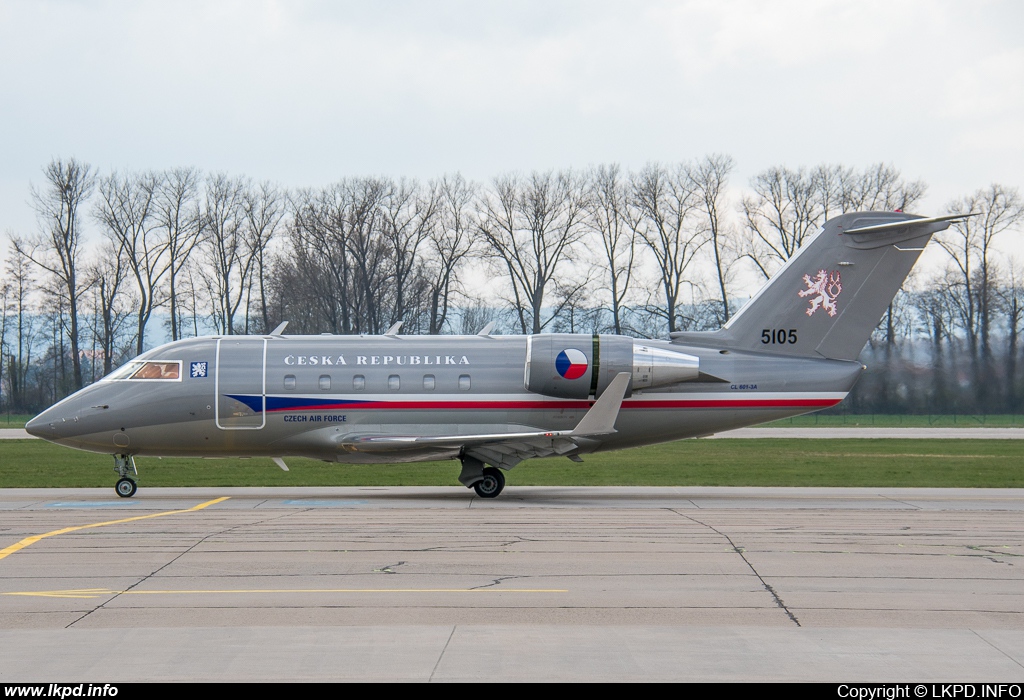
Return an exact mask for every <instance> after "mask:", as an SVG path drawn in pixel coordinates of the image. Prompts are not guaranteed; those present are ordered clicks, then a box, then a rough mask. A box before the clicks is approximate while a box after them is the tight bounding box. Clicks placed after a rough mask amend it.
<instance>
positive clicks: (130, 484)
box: [114, 455, 139, 498]
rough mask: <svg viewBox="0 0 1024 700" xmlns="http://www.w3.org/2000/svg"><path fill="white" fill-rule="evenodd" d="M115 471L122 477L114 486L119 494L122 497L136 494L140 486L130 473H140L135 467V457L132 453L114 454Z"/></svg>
mask: <svg viewBox="0 0 1024 700" xmlns="http://www.w3.org/2000/svg"><path fill="white" fill-rule="evenodd" d="M114 471H115V472H117V474H118V476H120V477H121V478H120V479H118V480H117V484H116V485H115V486H114V491H116V492H117V495H118V496H120V497H121V498H131V497H132V496H134V495H135V492H136V491H137V490H138V486H136V484H135V480H134V479H132V478H131V476H129V474H133V475H135V476H138V475H139V470H138V469H136V468H135V458H134V457H133V456H132V455H114Z"/></svg>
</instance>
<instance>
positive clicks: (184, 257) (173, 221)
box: [155, 168, 202, 340]
mask: <svg viewBox="0 0 1024 700" xmlns="http://www.w3.org/2000/svg"><path fill="white" fill-rule="evenodd" d="M198 193H199V172H198V171H197V170H196V169H195V168H175V169H173V170H170V171H168V172H167V173H165V174H164V177H163V178H161V181H160V187H159V188H158V191H157V199H156V205H155V206H156V213H155V216H156V225H157V226H159V227H160V228H162V229H163V235H164V240H165V241H166V242H167V306H168V310H169V312H170V319H169V323H170V328H171V340H178V339H179V338H181V337H182V333H181V330H182V321H181V318H180V316H181V311H180V309H181V300H180V298H179V292H178V284H179V279H180V277H181V274H182V271H183V270H184V268H185V266H186V265H187V264H188V260H189V256H191V254H192V251H193V250H194V249H195V247H196V245H197V244H198V243H199V240H200V235H201V234H202V217H201V215H200V208H199V201H198ZM193 321H194V319H193Z"/></svg>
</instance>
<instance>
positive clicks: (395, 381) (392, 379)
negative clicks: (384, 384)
mask: <svg viewBox="0 0 1024 700" xmlns="http://www.w3.org/2000/svg"><path fill="white" fill-rule="evenodd" d="M401 388H402V380H401V379H400V378H399V377H398V375H397V374H392V375H391V376H389V377H388V389H389V390H390V391H398V390H399V389H401Z"/></svg>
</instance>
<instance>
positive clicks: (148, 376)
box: [105, 360, 181, 381]
mask: <svg viewBox="0 0 1024 700" xmlns="http://www.w3.org/2000/svg"><path fill="white" fill-rule="evenodd" d="M105 379H106V380H108V381H113V380H118V379H145V380H154V379H156V380H160V379H163V380H173V381H177V380H180V379H181V362H180V361H179V360H159V361H149V362H140V361H137V360H133V361H131V362H128V363H125V364H124V365H123V366H121V367H118V368H117V369H116V370H114V371H113V372H111V373H110V374H108V375H107V376H106V377H105Z"/></svg>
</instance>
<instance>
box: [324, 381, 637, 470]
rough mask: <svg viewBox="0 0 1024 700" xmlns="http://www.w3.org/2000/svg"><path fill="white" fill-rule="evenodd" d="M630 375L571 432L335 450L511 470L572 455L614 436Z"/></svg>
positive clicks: (382, 439) (415, 439) (401, 440)
mask: <svg viewBox="0 0 1024 700" xmlns="http://www.w3.org/2000/svg"><path fill="white" fill-rule="evenodd" d="M629 380H630V375H629V373H628V372H622V373H620V374H618V375H616V377H615V379H613V380H612V382H611V383H610V384H609V385H608V388H607V389H605V390H604V393H603V394H601V397H600V398H599V399H598V400H597V401H595V402H594V405H593V406H591V407H590V410H589V411H587V413H586V414H585V415H584V416H583V418H582V419H581V420H580V422H579V424H578V425H577V426H576V427H575V428H573V429H572V430H554V431H551V430H545V431H539V430H538V431H528V432H517V433H486V434H478V435H472V434H471V435H355V436H348V437H346V438H345V439H344V440H343V441H342V442H340V443H339V447H341V448H342V449H344V450H348V451H351V452H375V453H386V452H396V453H400V452H408V451H416V450H438V451H439V452H443V451H444V450H445V449H446V448H447V449H449V450H455V449H458V450H460V451H462V452H463V453H465V454H468V455H469V456H471V457H475V458H477V459H479V460H480V461H481V462H485V463H487V464H491V465H494V466H496V467H497V466H500V467H504V468H505V469H511V468H512V467H514V466H515V465H517V464H519V463H520V462H522V461H523V460H524V459H529V458H530V457H554V456H558V455H572V454H574V453H575V451H576V450H577V449H579V447H580V446H582V445H584V444H586V442H588V438H593V437H598V436H601V435H609V434H611V433H614V432H615V419H616V418H617V417H618V415H619V409H620V408H621V407H622V399H623V398H624V397H625V395H626V390H627V389H628V388H629Z"/></svg>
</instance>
